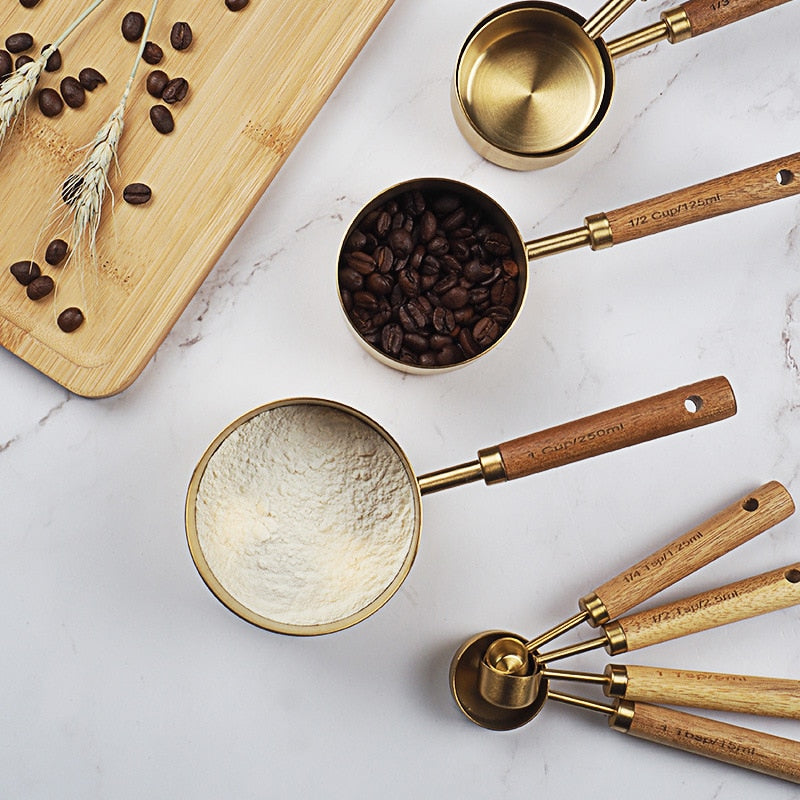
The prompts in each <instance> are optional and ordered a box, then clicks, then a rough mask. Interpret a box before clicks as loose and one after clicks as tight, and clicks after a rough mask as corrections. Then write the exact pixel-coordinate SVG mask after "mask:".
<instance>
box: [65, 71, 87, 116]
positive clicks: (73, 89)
mask: <svg viewBox="0 0 800 800" xmlns="http://www.w3.org/2000/svg"><path fill="white" fill-rule="evenodd" d="M59 88H60V89H61V96H62V97H63V98H64V102H65V103H66V104H67V105H68V106H69V107H70V108H80V107H81V106H82V105H83V104H84V103H85V102H86V90H85V89H84V88H83V86H81V85H80V83H79V82H78V79H77V78H73V77H72V76H71V75H68V76H67V77H66V78H64V80H63V81H61V85H60V87H59Z"/></svg>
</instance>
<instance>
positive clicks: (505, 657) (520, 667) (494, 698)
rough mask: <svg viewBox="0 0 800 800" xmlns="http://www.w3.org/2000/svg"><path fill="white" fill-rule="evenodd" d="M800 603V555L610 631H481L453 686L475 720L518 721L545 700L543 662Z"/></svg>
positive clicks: (464, 650) (637, 645)
mask: <svg viewBox="0 0 800 800" xmlns="http://www.w3.org/2000/svg"><path fill="white" fill-rule="evenodd" d="M797 604H800V563H797V564H790V565H789V566H786V567H781V568H780V569H776V570H772V571H770V572H765V573H762V574H760V575H755V576H752V577H749V578H744V579H742V580H739V581H736V582H734V583H730V584H727V585H726V586H722V587H719V588H716V589H711V590H709V591H706V592H701V593H699V594H696V595H693V596H691V597H688V598H685V599H683V600H677V601H675V602H673V603H668V604H666V605H663V606H659V607H657V608H653V609H648V610H647V611H642V612H639V613H637V614H631V615H629V616H627V617H622V618H621V619H617V620H614V621H612V622H608V623H605V624H604V625H602V626H601V628H602V630H603V636H600V637H597V638H595V639H591V640H589V641H586V642H581V643H579V644H576V645H572V646H570V647H564V648H561V649H560V650H554V651H551V652H547V653H538V652H531V650H530V647H529V645H528V643H526V642H525V641H524V640H523V639H522V637H520V636H517V635H515V634H513V633H509V632H507V631H490V632H488V633H481V634H478V635H477V636H474V637H472V638H471V639H470V640H468V641H467V642H466V643H465V644H464V645H462V647H461V648H460V649H459V650H458V652H457V653H456V655H455V656H454V658H453V661H452V663H451V668H450V686H451V690H452V692H453V696H454V698H455V699H456V702H457V703H458V705H459V707H460V708H461V710H462V711H464V713H465V714H466V715H467V716H468V717H469V718H470V719H472V720H473V722H476V723H478V724H479V725H484V726H485V727H497V726H500V727H499V728H498V729H501V730H502V729H504V726H506V725H508V726H509V727H518V725H520V724H523V723H524V722H526V721H527V720H528V719H531V718H532V717H533V716H535V715H536V714H537V713H538V711H539V709H540V708H541V704H542V703H543V702H544V700H543V699H541V701H540V694H541V683H542V670H543V669H545V668H546V666H545V665H549V664H550V663H552V662H553V661H557V660H560V659H563V658H568V657H570V656H573V655H577V654H579V653H585V652H588V651H589V650H595V649H598V648H600V647H604V648H605V649H606V651H607V652H608V653H609V654H610V655H619V654H620V653H627V652H630V651H632V650H638V649H641V648H643V647H648V646H650V645H653V644H659V643H661V642H666V641H670V640H672V639H677V638H679V637H682V636H687V635H689V634H692V633H699V632H701V631H704V630H709V629H711V628H716V627H720V626H722V625H727V624H730V623H732V622H739V621H741V620H744V619H750V618H751V617H756V616H759V615H761V614H766V613H769V612H770V611H777V610H779V609H782V608H788V607H790V606H794V605H797Z"/></svg>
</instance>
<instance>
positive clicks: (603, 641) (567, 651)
mask: <svg viewBox="0 0 800 800" xmlns="http://www.w3.org/2000/svg"><path fill="white" fill-rule="evenodd" d="M606 645H608V637H607V636H599V637H598V638H597V639H588V640H587V641H585V642H578V643H577V644H571V645H568V646H567V647H562V648H560V649H558V650H551V651H550V652H549V653H542V654H541V655H539V656H537V657H536V660H537V661H538V662H539V663H540V664H549V663H550V662H551V661H560V660H561V659H562V658H569V657H570V656H577V655H580V654H581V653H587V652H589V651H590V650H597V649H598V648H600V647H606Z"/></svg>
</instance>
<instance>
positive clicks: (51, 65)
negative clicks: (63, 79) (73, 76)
mask: <svg viewBox="0 0 800 800" xmlns="http://www.w3.org/2000/svg"><path fill="white" fill-rule="evenodd" d="M48 47H50V45H49V44H46V45H45V46H44V47H43V48H42V52H43V53H44V51H45V50H47V48H48ZM44 68H45V70H47V72H58V70H60V69H61V51H60V50H59V49H58V48H56V49H55V50H53V52H52V53H50V55H49V56H48V57H47V61H46V62H45V65H44Z"/></svg>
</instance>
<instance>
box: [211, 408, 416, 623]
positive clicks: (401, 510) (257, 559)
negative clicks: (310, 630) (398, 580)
mask: <svg viewBox="0 0 800 800" xmlns="http://www.w3.org/2000/svg"><path fill="white" fill-rule="evenodd" d="M412 480H413V476H409V474H408V473H407V472H406V469H405V466H404V462H403V460H402V459H401V458H400V456H399V455H398V454H397V453H396V452H395V450H394V449H393V448H392V446H391V445H390V444H389V442H387V441H386V440H385V439H384V438H383V437H382V436H381V435H380V434H379V433H378V432H377V431H376V430H374V429H373V428H372V427H370V426H369V425H368V424H366V423H365V422H363V421H362V420H360V419H358V418H357V417H355V416H353V415H352V414H348V413H346V412H344V411H341V410H339V409H336V408H331V407H328V406H324V405H316V404H310V403H304V404H297V405H285V406H277V407H275V408H272V409H269V410H267V411H264V412H262V413H260V414H258V415H256V416H255V417H253V418H252V419H250V420H248V421H247V422H245V423H243V424H242V425H240V426H239V427H238V428H236V429H235V430H234V431H233V432H232V433H231V434H230V435H229V436H228V437H227V438H226V439H225V440H224V441H223V442H222V443H221V444H220V446H219V447H218V448H217V450H216V451H215V452H214V454H213V455H212V456H211V458H210V460H209V461H208V464H207V465H206V468H205V471H204V473H203V476H202V479H201V480H200V483H199V486H198V491H197V503H196V515H195V524H196V528H197V538H198V542H199V544H200V548H201V549H202V551H203V555H204V557H205V559H206V562H207V563H208V567H209V568H210V570H211V572H212V573H213V574H214V577H216V579H217V580H218V581H219V583H220V584H221V585H222V586H223V587H224V588H225V590H226V591H227V592H228V593H229V594H230V595H231V596H232V597H234V598H235V599H236V600H238V601H239V602H240V603H241V604H242V605H244V606H245V607H246V608H248V609H250V610H251V611H253V612H255V613H256V614H260V615H261V616H262V617H266V618H267V619H269V620H272V621H274V622H280V623H283V624H286V625H298V626H302V625H325V624H328V623H332V622H336V621H338V620H342V619H344V618H346V617H348V616H350V615H351V614H354V613H356V612H358V611H360V610H361V609H363V608H365V607H366V606H368V605H369V604H370V603H371V602H372V601H373V600H375V598H377V597H378V596H379V595H380V594H381V592H383V591H384V589H386V588H387V587H388V586H389V585H390V584H391V582H392V581H393V580H394V578H395V577H396V576H397V574H398V572H399V571H400V569H401V567H402V566H403V563H404V562H405V560H406V557H407V556H408V554H409V548H410V547H411V546H412V543H413V541H414V530H415V514H414V510H415V505H414V499H415V489H414V486H413V485H412V483H411V481H412Z"/></svg>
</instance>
